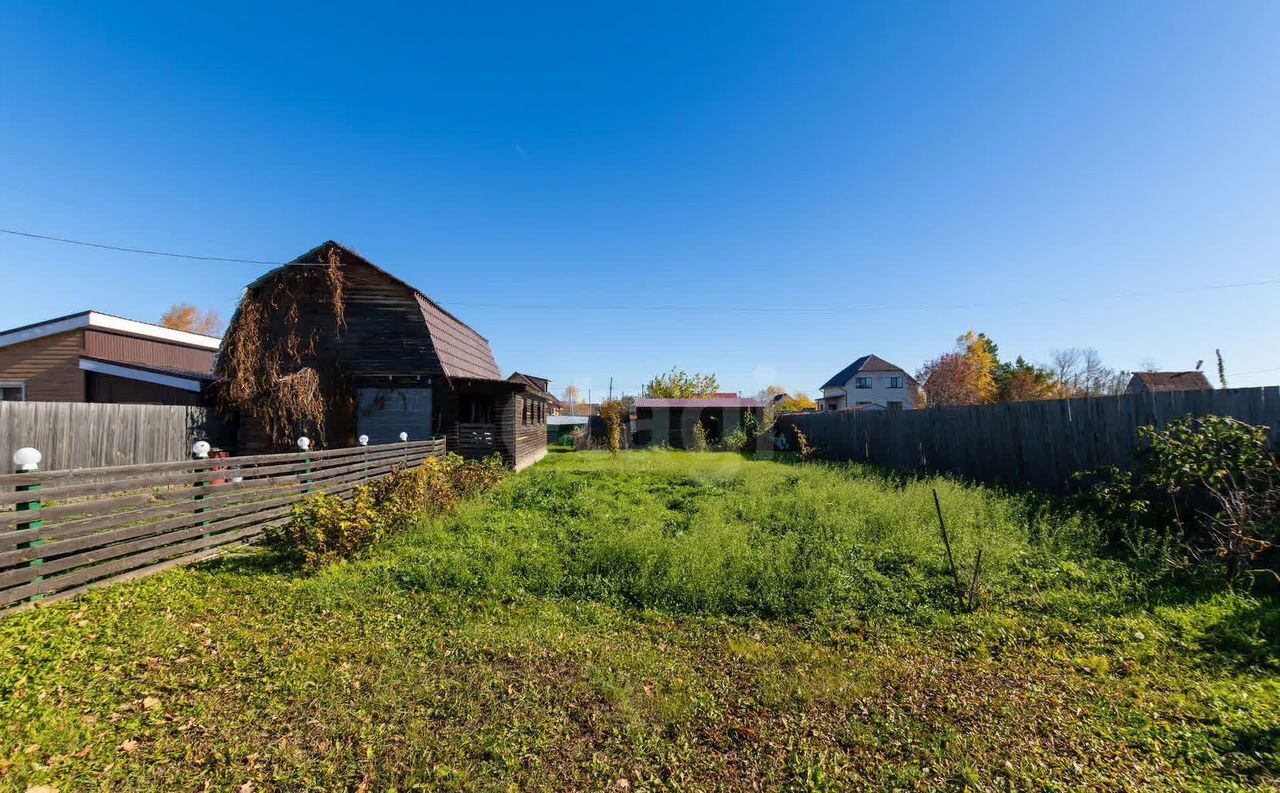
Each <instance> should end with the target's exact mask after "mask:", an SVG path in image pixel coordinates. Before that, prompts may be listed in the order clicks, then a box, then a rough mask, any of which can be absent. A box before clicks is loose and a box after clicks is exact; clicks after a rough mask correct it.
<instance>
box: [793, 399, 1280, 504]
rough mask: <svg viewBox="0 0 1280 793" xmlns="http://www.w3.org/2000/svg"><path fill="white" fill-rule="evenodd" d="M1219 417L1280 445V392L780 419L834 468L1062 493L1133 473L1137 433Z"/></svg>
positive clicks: (810, 414)
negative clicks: (1107, 473) (1106, 473)
mask: <svg viewBox="0 0 1280 793" xmlns="http://www.w3.org/2000/svg"><path fill="white" fill-rule="evenodd" d="M1211 414H1213V415H1220V416H1232V417H1234V418H1237V419H1239V420H1241V421H1245V422H1248V423H1250V424H1257V425H1264V426H1269V427H1271V431H1272V435H1271V440H1272V443H1273V444H1280V387H1278V386H1267V387H1265V388H1234V389H1221V390H1210V391H1173V392H1168V393H1155V394H1126V395H1123V396H1113V397H1091V398H1085V399H1059V400H1050V401H1044V402H1019V403H1013V404H999V405H975V406H972V407H952V408H931V409H929V410H902V411H889V410H877V411H867V410H856V411H845V412H837V413H809V414H791V415H786V416H782V417H780V418H779V420H778V431H779V434H782V435H784V436H786V437H787V440H788V441H789V443H790V445H791V446H792V448H794V445H795V437H794V434H793V433H792V431H791V428H792V427H798V428H799V429H800V430H801V431H802V432H804V434H805V437H806V438H807V439H808V441H809V443H810V444H811V445H813V446H816V447H817V448H818V450H819V451H818V456H819V457H822V458H825V459H830V460H855V461H859V462H869V463H872V464H875V465H883V466H888V467H891V468H897V469H901V470H906V471H917V472H921V473H949V474H955V475H958V476H961V477H963V478H966V479H970V480H973V481H977V482H988V483H993V484H1003V485H1011V486H1030V487H1033V488H1036V489H1039V490H1046V491H1050V492H1059V493H1061V492H1066V491H1069V490H1070V489H1071V485H1072V479H1071V475H1072V474H1073V473H1075V472H1077V471H1087V470H1090V469H1094V468H1100V467H1102V466H1107V465H1116V466H1121V467H1125V466H1128V465H1130V464H1131V463H1132V462H1133V459H1134V452H1135V451H1136V450H1137V448H1138V436H1137V430H1138V427H1141V426H1143V425H1147V424H1154V425H1157V426H1163V425H1165V424H1167V423H1168V422H1169V421H1171V420H1173V419H1178V418H1182V417H1183V416H1189V415H1190V416H1205V415H1211Z"/></svg>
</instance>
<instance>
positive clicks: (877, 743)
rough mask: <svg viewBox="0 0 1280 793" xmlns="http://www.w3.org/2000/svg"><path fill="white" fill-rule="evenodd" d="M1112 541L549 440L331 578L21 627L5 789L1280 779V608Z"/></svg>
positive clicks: (62, 609) (989, 497)
mask: <svg viewBox="0 0 1280 793" xmlns="http://www.w3.org/2000/svg"><path fill="white" fill-rule="evenodd" d="M933 487H937V488H938V490H939V493H940V495H941V498H942V503H943V508H944V511H945V512H946V515H947V518H948V521H949V524H950V525H951V527H952V532H953V539H954V544H955V547H956V553H957V556H958V557H959V559H960V561H961V563H962V564H968V563H971V560H972V558H973V556H974V555H975V554H976V552H977V549H978V548H982V550H983V568H984V575H983V581H984V585H985V594H984V597H983V605H982V607H981V608H980V609H978V610H977V611H976V612H973V613H968V612H965V611H963V610H959V609H956V608H955V598H954V596H953V594H952V592H951V587H950V578H949V576H950V574H949V572H948V569H947V567H946V563H945V557H944V555H943V550H942V547H941V542H940V541H939V538H938V534H937V521H936V517H935V515H934V513H933V501H932V488H933ZM1095 536H1096V533H1095V529H1094V527H1091V526H1090V525H1089V523H1088V522H1087V521H1084V520H1081V519H1079V518H1076V517H1070V516H1064V515H1062V514H1056V513H1055V512H1053V511H1051V510H1049V509H1047V508H1043V507H1040V506H1038V505H1037V503H1036V502H1035V501H1033V500H1030V499H1024V498H1017V497H1011V496H1008V495H1002V494H1000V493H997V492H994V491H991V490H987V489H983V488H975V487H968V486H962V485H959V484H956V483H954V482H950V481H946V480H924V481H912V480H906V479H900V478H895V477H889V476H885V475H883V474H881V473H878V472H876V471H873V470H867V469H863V468H859V467H856V466H817V465H787V464H782V463H777V462H763V461H762V462H754V461H745V460H743V459H741V458H739V457H736V456H732V455H722V454H705V455H693V454H684V453H676V452H642V453H641V452H637V453H628V454H624V455H623V456H622V457H621V458H620V459H618V460H613V459H610V458H609V457H608V456H607V455H605V454H597V453H575V454H562V455H554V456H551V457H549V458H548V459H547V460H545V461H543V462H542V463H539V464H538V465H537V466H534V467H533V468H532V469H530V470H528V471H525V472H524V473H522V474H520V475H517V476H515V477H513V478H512V479H511V480H509V481H508V482H506V483H504V484H503V485H501V486H500V487H498V488H497V489H496V490H494V491H492V492H491V493H489V494H487V495H486V496H484V497H483V498H481V499H479V500H477V501H476V502H474V503H471V504H469V505H467V506H466V507H464V508H463V509H462V510H461V511H460V512H458V513H456V514H454V515H451V516H446V517H442V518H439V519H436V520H433V521H427V522H424V523H422V524H421V525H418V526H416V527H414V528H413V529H412V530H410V531H408V532H406V533H405V534H403V535H401V536H398V537H396V538H395V539H394V540H392V541H390V542H388V543H386V544H384V545H383V546H382V547H380V548H378V549H377V550H376V551H375V552H373V553H372V554H370V555H368V556H367V557H365V558H362V559H360V560H357V561H355V562H351V563H346V564H339V565H335V566H332V567H329V568H327V569H325V570H323V571H321V572H320V573H318V574H314V575H305V574H302V573H299V572H297V571H293V570H288V569H284V568H282V567H281V566H280V565H278V564H277V563H276V562H275V561H274V560H272V559H271V558H270V557H269V556H268V555H266V554H264V553H251V554H246V555H244V556H241V557H238V558H235V559H230V560H225V561H221V562H218V563H213V564H207V565H203V566H200V567H197V568H193V569H186V570H178V571H173V572H169V573H165V574H162V575H159V576H155V577H152V578H150V579H146V580H143V581H140V582H135V583H131V584H126V585H121V586H116V587H112V588H110V589H108V590H104V591H99V592H96V593H93V594H90V595H88V596H85V597H82V598H79V599H76V600H73V601H70V602H67V603H63V604H59V605H56V606H53V607H50V608H46V609H41V610H38V611H33V612H27V613H23V614H19V615H15V616H11V617H7V618H0V657H3V658H4V659H5V663H4V664H0V788H3V789H13V790H26V789H27V788H28V787H31V786H35V785H39V784H49V785H54V786H56V787H57V788H58V789H59V790H61V791H63V793H67V792H68V791H79V790H96V789H112V790H116V789H130V790H146V789H156V790H174V789H180V790H188V789H203V788H204V787H205V786H206V785H208V786H209V787H210V788H211V789H241V786H242V785H245V784H246V783H252V786H251V787H250V788H246V789H255V790H264V789H287V790H295V789H314V790H342V789H352V790H354V789H360V788H362V787H363V789H366V790H410V789H423V790H440V789H442V790H451V789H456V790H501V791H505V790H511V789H543V790H579V789H597V790H598V789H612V790H621V789H627V788H629V789H631V790H642V789H653V790H706V789H750V788H752V786H753V785H754V786H757V787H758V788H762V789H784V790H844V789H849V788H851V787H853V788H859V787H861V788H867V787H870V788H883V789H916V788H932V789H963V788H966V787H969V788H975V789H983V788H988V789H999V790H1007V789H1028V788H1030V789H1046V788H1047V789H1059V790H1075V789H1082V788H1095V789H1096V788H1102V789H1106V788H1114V789H1135V788H1147V789H1160V788H1164V789H1233V788H1234V789H1241V790H1244V789H1256V788H1258V787H1265V786H1276V785H1277V778H1280V728H1278V727H1277V725H1278V724H1280V660H1278V655H1277V649H1276V644H1275V643H1276V641H1277V636H1278V635H1280V607H1278V606H1277V604H1276V603H1275V601H1274V600H1264V599H1260V598H1256V597H1252V596H1248V595H1245V594H1232V593H1227V592H1221V591H1213V590H1210V589H1209V588H1207V587H1198V586H1196V585H1194V584H1192V583H1187V582H1181V583H1180V582H1178V581H1176V580H1173V579H1171V578H1169V577H1168V576H1163V575H1160V574H1159V572H1158V570H1156V569H1154V568H1153V569H1148V568H1145V567H1143V566H1140V565H1133V564H1127V563H1124V562H1122V561H1119V560H1115V559H1108V558H1105V557H1103V556H1101V555H1099V554H1098V553H1097V552H1096V551H1095V545H1096V542H1095V540H1094V539H1093V538H1094V537H1095ZM622 780H625V782H623V781H622Z"/></svg>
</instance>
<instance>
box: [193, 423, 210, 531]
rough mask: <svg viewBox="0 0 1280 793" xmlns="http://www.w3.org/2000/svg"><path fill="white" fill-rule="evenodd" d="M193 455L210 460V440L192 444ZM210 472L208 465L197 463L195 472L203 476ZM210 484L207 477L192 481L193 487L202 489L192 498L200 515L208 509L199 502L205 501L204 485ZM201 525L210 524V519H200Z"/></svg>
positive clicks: (199, 458) (197, 458) (196, 457)
mask: <svg viewBox="0 0 1280 793" xmlns="http://www.w3.org/2000/svg"><path fill="white" fill-rule="evenodd" d="M191 456H192V457H194V458H195V459H196V460H208V459H209V442H208V441H196V442H195V443H193V444H191ZM208 472H209V469H208V467H205V468H201V467H200V465H199V464H197V465H196V466H195V473H196V475H197V476H201V475H204V474H207V473H208ZM208 484H209V482H208V480H207V479H197V480H196V481H194V482H192V483H191V486H192V487H194V488H195V489H196V490H198V491H200V492H197V493H196V495H195V497H194V498H193V499H192V500H193V501H195V502H196V504H197V506H196V514H197V515H199V514H200V513H202V512H205V511H206V509H207V507H202V506H199V503H200V502H201V501H204V499H205V494H204V487H205V486H206V485H208ZM200 525H201V526H208V525H209V521H207V520H202V521H200ZM204 536H205V537H208V536H209V535H208V534H206V535H204Z"/></svg>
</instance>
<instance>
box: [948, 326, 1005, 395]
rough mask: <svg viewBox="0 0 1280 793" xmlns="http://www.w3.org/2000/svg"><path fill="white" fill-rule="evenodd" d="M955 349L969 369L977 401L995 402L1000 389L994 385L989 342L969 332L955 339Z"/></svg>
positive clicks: (994, 372)
mask: <svg viewBox="0 0 1280 793" xmlns="http://www.w3.org/2000/svg"><path fill="white" fill-rule="evenodd" d="M956 348H957V349H958V350H959V351H960V353H961V354H962V355H963V356H964V359H965V360H966V361H967V362H968V363H969V366H970V367H971V370H972V374H971V376H972V377H973V388H974V390H975V391H976V392H977V394H978V400H979V401H980V402H995V401H996V399H997V398H998V397H999V395H1000V388H999V386H997V385H996V356H995V353H993V352H992V351H991V340H990V339H988V338H987V337H986V336H984V335H982V334H981V333H974V332H973V331H969V332H968V333H966V334H964V335H963V336H961V337H959V338H958V339H956Z"/></svg>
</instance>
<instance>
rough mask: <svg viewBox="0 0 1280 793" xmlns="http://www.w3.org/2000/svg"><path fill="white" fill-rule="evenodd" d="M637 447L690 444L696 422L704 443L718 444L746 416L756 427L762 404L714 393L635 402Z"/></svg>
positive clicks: (759, 419)
mask: <svg viewBox="0 0 1280 793" xmlns="http://www.w3.org/2000/svg"><path fill="white" fill-rule="evenodd" d="M635 414H636V423H635V427H636V445H637V446H649V445H652V444H655V443H656V444H664V443H665V444H666V445H668V446H670V447H672V448H674V449H687V448H690V447H691V446H692V445H693V428H694V427H695V426H696V425H698V424H699V423H701V424H702V427H703V429H704V430H705V431H706V436H707V443H709V444H715V443H719V442H720V440H721V439H723V438H724V437H725V436H726V435H728V434H729V433H731V432H733V431H734V430H735V429H737V428H738V427H742V426H744V425H745V423H746V418H747V416H748V415H750V416H753V417H754V418H755V420H756V422H757V424H759V422H761V421H762V420H763V417H764V405H763V404H762V403H761V402H759V401H758V400H755V399H744V398H743V397H739V396H730V395H722V394H716V395H714V396H708V397H693V398H689V399H637V400H636V401H635Z"/></svg>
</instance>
